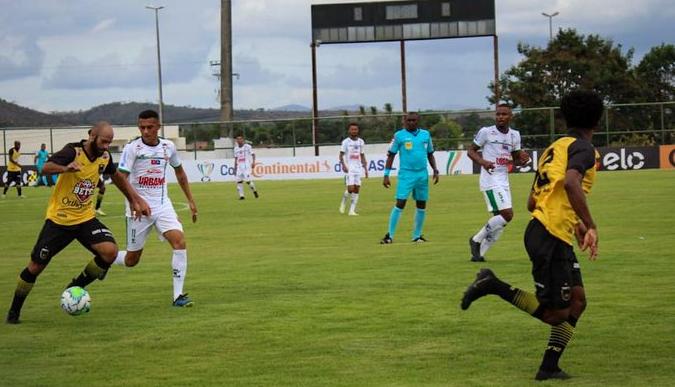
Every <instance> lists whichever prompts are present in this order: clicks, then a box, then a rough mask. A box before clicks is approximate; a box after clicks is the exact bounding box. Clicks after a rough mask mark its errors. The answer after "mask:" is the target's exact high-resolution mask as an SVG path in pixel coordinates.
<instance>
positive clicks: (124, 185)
mask: <svg viewBox="0 0 675 387" xmlns="http://www.w3.org/2000/svg"><path fill="white" fill-rule="evenodd" d="M110 178H111V179H112V182H113V184H115V186H117V188H118V189H119V190H120V192H122V195H124V196H125V197H126V198H127V200H128V201H129V204H130V205H131V209H132V216H133V217H134V218H136V219H140V217H141V216H150V214H151V211H150V206H149V205H148V203H147V202H146V201H145V200H144V199H143V198H142V197H141V195H139V194H138V192H136V190H135V189H134V187H132V186H131V184H129V181H128V180H127V174H125V173H123V172H120V171H119V170H116V171H115V173H114V174H113V175H112V176H111V177H110Z"/></svg>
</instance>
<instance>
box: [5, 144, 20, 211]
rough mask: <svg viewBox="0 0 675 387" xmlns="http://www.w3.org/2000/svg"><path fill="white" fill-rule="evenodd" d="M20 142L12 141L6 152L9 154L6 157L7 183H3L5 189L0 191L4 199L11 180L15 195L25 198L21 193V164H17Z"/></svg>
mask: <svg viewBox="0 0 675 387" xmlns="http://www.w3.org/2000/svg"><path fill="white" fill-rule="evenodd" d="M20 150H21V142H20V141H14V147H12V148H9V151H8V152H7V153H8V154H9V159H7V161H8V163H7V183H6V184H5V189H4V190H3V191H2V198H3V199H4V198H5V197H6V196H7V190H9V186H10V185H12V182H14V185H16V192H17V195H19V197H20V198H22V199H23V198H25V196H23V195H22V194H21V184H22V182H21V164H19V158H20V157H21V152H19V151H20Z"/></svg>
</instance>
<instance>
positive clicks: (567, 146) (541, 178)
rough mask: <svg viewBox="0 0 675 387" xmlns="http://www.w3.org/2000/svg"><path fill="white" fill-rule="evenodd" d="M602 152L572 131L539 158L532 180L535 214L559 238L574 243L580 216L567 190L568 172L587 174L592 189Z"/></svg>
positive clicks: (586, 186)
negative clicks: (577, 214)
mask: <svg viewBox="0 0 675 387" xmlns="http://www.w3.org/2000/svg"><path fill="white" fill-rule="evenodd" d="M598 158H599V155H598V153H597V151H596V150H595V148H594V147H593V145H592V144H591V143H590V142H589V141H587V140H585V139H582V138H579V137H578V135H576V134H574V133H570V135H568V136H566V137H562V138H560V139H558V140H556V141H555V142H554V143H553V144H551V145H550V146H549V147H548V148H547V149H546V150H545V151H544V153H543V154H542V155H541V157H540V158H539V165H538V169H537V173H536V175H535V179H534V183H533V184H532V196H533V199H534V202H535V208H534V211H532V216H533V217H535V218H537V219H538V220H539V221H540V222H541V223H542V224H543V225H544V227H546V230H548V232H550V233H551V234H552V235H554V236H555V237H557V238H558V239H560V240H562V241H564V242H566V243H568V244H570V245H572V244H573V242H574V226H575V225H576V223H577V216H576V213H575V212H574V209H573V208H572V205H571V204H570V201H569V198H568V197H567V191H565V174H566V173H567V171H568V170H570V169H576V170H577V171H579V172H580V173H581V174H582V175H583V176H584V177H583V180H582V187H583V190H584V192H585V193H586V194H588V193H590V191H591V187H592V186H593V182H594V181H595V172H596V160H597V159H598Z"/></svg>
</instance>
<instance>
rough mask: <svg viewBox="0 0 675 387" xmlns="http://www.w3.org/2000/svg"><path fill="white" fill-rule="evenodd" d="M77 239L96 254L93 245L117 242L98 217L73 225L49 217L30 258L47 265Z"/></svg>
mask: <svg viewBox="0 0 675 387" xmlns="http://www.w3.org/2000/svg"><path fill="white" fill-rule="evenodd" d="M75 239H77V241H78V242H80V244H81V245H82V246H84V247H85V248H86V249H87V250H89V251H91V252H92V253H94V254H96V252H95V251H94V250H93V248H92V247H91V246H92V245H95V244H98V243H101V242H112V243H115V238H113V235H112V232H111V231H110V230H109V229H108V228H107V227H106V226H105V225H104V224H103V223H101V222H100V221H99V220H98V219H96V218H93V219H90V220H88V221H86V222H84V223H80V224H76V225H72V226H63V225H60V224H56V223H54V222H52V221H51V220H49V219H47V220H45V224H44V226H42V231H40V236H38V240H37V242H36V243H35V247H33V252H32V253H31V255H30V258H31V260H32V261H33V262H35V263H39V264H42V265H46V264H48V263H49V261H50V260H51V259H52V257H54V256H55V255H56V254H58V253H59V252H60V251H61V250H63V249H65V248H66V246H68V245H69V244H70V243H71V242H72V241H73V240H75Z"/></svg>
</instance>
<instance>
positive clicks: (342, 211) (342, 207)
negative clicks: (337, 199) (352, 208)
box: [338, 203, 345, 214]
mask: <svg viewBox="0 0 675 387" xmlns="http://www.w3.org/2000/svg"><path fill="white" fill-rule="evenodd" d="M338 211H340V213H341V214H344V213H345V204H344V203H342V204H340V208H339V210H338Z"/></svg>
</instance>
